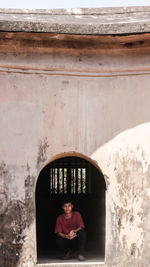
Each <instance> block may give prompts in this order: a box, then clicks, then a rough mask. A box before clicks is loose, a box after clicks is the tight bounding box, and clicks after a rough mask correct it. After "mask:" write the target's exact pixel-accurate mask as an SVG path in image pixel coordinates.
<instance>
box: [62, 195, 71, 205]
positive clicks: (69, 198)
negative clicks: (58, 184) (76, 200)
mask: <svg viewBox="0 0 150 267" xmlns="http://www.w3.org/2000/svg"><path fill="white" fill-rule="evenodd" d="M67 203H71V204H73V201H72V199H71V197H65V198H64V199H63V200H62V203H61V205H62V206H63V205H65V204H67Z"/></svg>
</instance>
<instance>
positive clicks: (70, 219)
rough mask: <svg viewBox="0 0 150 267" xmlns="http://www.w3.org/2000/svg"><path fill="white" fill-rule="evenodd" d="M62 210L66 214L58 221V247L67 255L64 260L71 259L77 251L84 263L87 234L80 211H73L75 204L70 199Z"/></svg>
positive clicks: (56, 231) (79, 258) (65, 202)
mask: <svg viewBox="0 0 150 267" xmlns="http://www.w3.org/2000/svg"><path fill="white" fill-rule="evenodd" d="M62 209H63V211H64V213H63V214H62V215H59V216H58V218H57V220H56V226H55V233H56V234H57V238H56V245H57V247H58V248H59V250H60V251H63V252H64V253H65V254H64V256H63V259H64V260H67V259H70V258H71V252H72V251H77V252H78V260H79V261H84V260H85V257H84V251H85V242H86V233H85V230H84V228H85V226H84V222H83V219H82V217H81V214H80V213H79V212H78V211H72V209H73V204H72V201H71V200H68V199H66V200H65V201H64V202H63V204H62Z"/></svg>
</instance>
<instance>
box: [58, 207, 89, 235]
mask: <svg viewBox="0 0 150 267" xmlns="http://www.w3.org/2000/svg"><path fill="white" fill-rule="evenodd" d="M78 227H81V228H84V227H85V226H84V222H83V220H82V217H81V214H80V212H78V211H73V212H72V217H71V218H69V219H66V218H65V216H64V214H62V215H59V216H58V218H57V220H56V226H55V234H56V233H62V234H65V235H67V234H69V233H70V231H71V230H75V229H77V228H78Z"/></svg>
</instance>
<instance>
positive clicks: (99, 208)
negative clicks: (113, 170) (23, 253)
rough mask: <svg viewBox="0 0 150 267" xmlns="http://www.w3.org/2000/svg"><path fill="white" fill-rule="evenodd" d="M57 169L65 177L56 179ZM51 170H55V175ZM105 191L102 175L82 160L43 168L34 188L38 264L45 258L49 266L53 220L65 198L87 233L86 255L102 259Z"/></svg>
mask: <svg viewBox="0 0 150 267" xmlns="http://www.w3.org/2000/svg"><path fill="white" fill-rule="evenodd" d="M58 169H59V170H60V171H61V173H63V172H64V170H65V177H64V176H62V174H61V175H60V171H57V170H58ZM53 170H56V172H55V175H54V174H53ZM73 170H74V171H73ZM78 170H79V171H80V175H79V172H78ZM81 170H83V171H81ZM72 172H73V173H74V174H73V175H72ZM62 180H63V183H62ZM56 182H57V184H56ZM105 190H106V185H105V181H104V177H103V175H102V173H101V172H100V171H99V170H98V169H97V168H96V167H95V166H94V165H93V164H91V163H90V162H89V161H87V160H85V159H83V158H79V157H75V156H74V157H64V158H60V159H57V160H55V161H53V162H52V163H50V164H48V165H47V166H46V167H45V168H43V170H42V171H41V172H40V175H39V177H38V181H37V185H36V234H37V258H38V260H39V259H40V258H44V257H47V258H48V259H49V262H50V261H51V258H54V255H57V253H56V252H57V248H56V246H55V234H54V228H55V222H56V218H57V216H58V215H59V214H61V213H62V210H61V202H62V200H63V198H64V197H65V196H66V195H69V196H70V197H71V199H72V201H73V203H74V210H77V211H79V212H80V213H81V214H82V217H83V220H84V223H85V226H86V233H87V246H86V253H87V254H88V253H89V255H91V254H93V255H96V256H97V257H99V258H100V259H104V256H105ZM56 258H57V257H56Z"/></svg>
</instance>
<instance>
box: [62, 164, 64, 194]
mask: <svg viewBox="0 0 150 267" xmlns="http://www.w3.org/2000/svg"><path fill="white" fill-rule="evenodd" d="M62 183H63V186H62V188H63V194H64V168H63V169H62Z"/></svg>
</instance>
